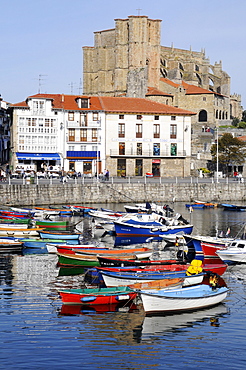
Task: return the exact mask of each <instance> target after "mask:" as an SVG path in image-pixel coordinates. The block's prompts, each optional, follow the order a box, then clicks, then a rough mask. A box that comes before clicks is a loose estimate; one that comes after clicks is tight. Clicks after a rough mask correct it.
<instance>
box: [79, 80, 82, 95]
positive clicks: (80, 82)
mask: <svg viewBox="0 0 246 370" xmlns="http://www.w3.org/2000/svg"><path fill="white" fill-rule="evenodd" d="M81 94H82V79H81V78H80V79H79V95H81Z"/></svg>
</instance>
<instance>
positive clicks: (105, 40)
mask: <svg viewBox="0 0 246 370" xmlns="http://www.w3.org/2000/svg"><path fill="white" fill-rule="evenodd" d="M160 40H161V20H160V19H149V18H148V17H147V16H129V17H128V18H127V19H115V28H113V29H108V30H103V31H97V32H95V38H94V46H93V47H88V46H86V47H83V93H84V94H85V95H102V96H126V97H136V98H147V99H150V100H154V101H156V102H159V103H164V104H167V105H171V106H174V107H178V108H181V109H186V110H189V111H192V112H195V113H196V115H194V116H193V117H192V148H191V149H192V155H191V173H192V174H193V175H196V173H197V169H198V168H200V167H206V165H207V162H208V161H209V160H211V156H210V147H211V144H212V143H213V142H214V140H215V138H216V136H215V132H216V128H217V127H219V126H221V125H223V126H224V125H229V124H230V123H231V119H232V118H233V117H237V118H239V119H241V115H242V106H241V96H240V95H236V94H235V95H231V94H230V76H229V75H228V74H227V73H226V72H225V71H223V69H222V62H221V61H220V62H218V63H215V64H214V65H211V64H210V61H209V59H208V58H206V55H205V51H204V50H201V51H200V52H197V51H193V50H191V49H190V50H182V49H177V48H174V47H173V46H172V47H166V46H162V45H161V44H160Z"/></svg>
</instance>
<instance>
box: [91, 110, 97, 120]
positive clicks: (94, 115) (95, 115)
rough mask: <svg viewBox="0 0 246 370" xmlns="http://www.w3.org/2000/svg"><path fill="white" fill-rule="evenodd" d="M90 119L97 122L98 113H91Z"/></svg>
mask: <svg viewBox="0 0 246 370" xmlns="http://www.w3.org/2000/svg"><path fill="white" fill-rule="evenodd" d="M92 119H93V121H98V112H93V113H92Z"/></svg>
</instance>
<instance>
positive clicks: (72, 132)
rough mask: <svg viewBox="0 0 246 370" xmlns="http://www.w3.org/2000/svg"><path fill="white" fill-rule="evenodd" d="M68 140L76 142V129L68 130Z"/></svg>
mask: <svg viewBox="0 0 246 370" xmlns="http://www.w3.org/2000/svg"><path fill="white" fill-rule="evenodd" d="M68 140H69V141H75V129H74V128H70V129H68Z"/></svg>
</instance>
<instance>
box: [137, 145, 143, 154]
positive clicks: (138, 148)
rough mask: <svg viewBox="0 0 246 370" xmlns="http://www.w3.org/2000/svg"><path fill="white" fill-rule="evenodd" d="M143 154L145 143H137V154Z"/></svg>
mask: <svg viewBox="0 0 246 370" xmlns="http://www.w3.org/2000/svg"><path fill="white" fill-rule="evenodd" d="M142 154H143V144H142V143H137V155H142Z"/></svg>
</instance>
